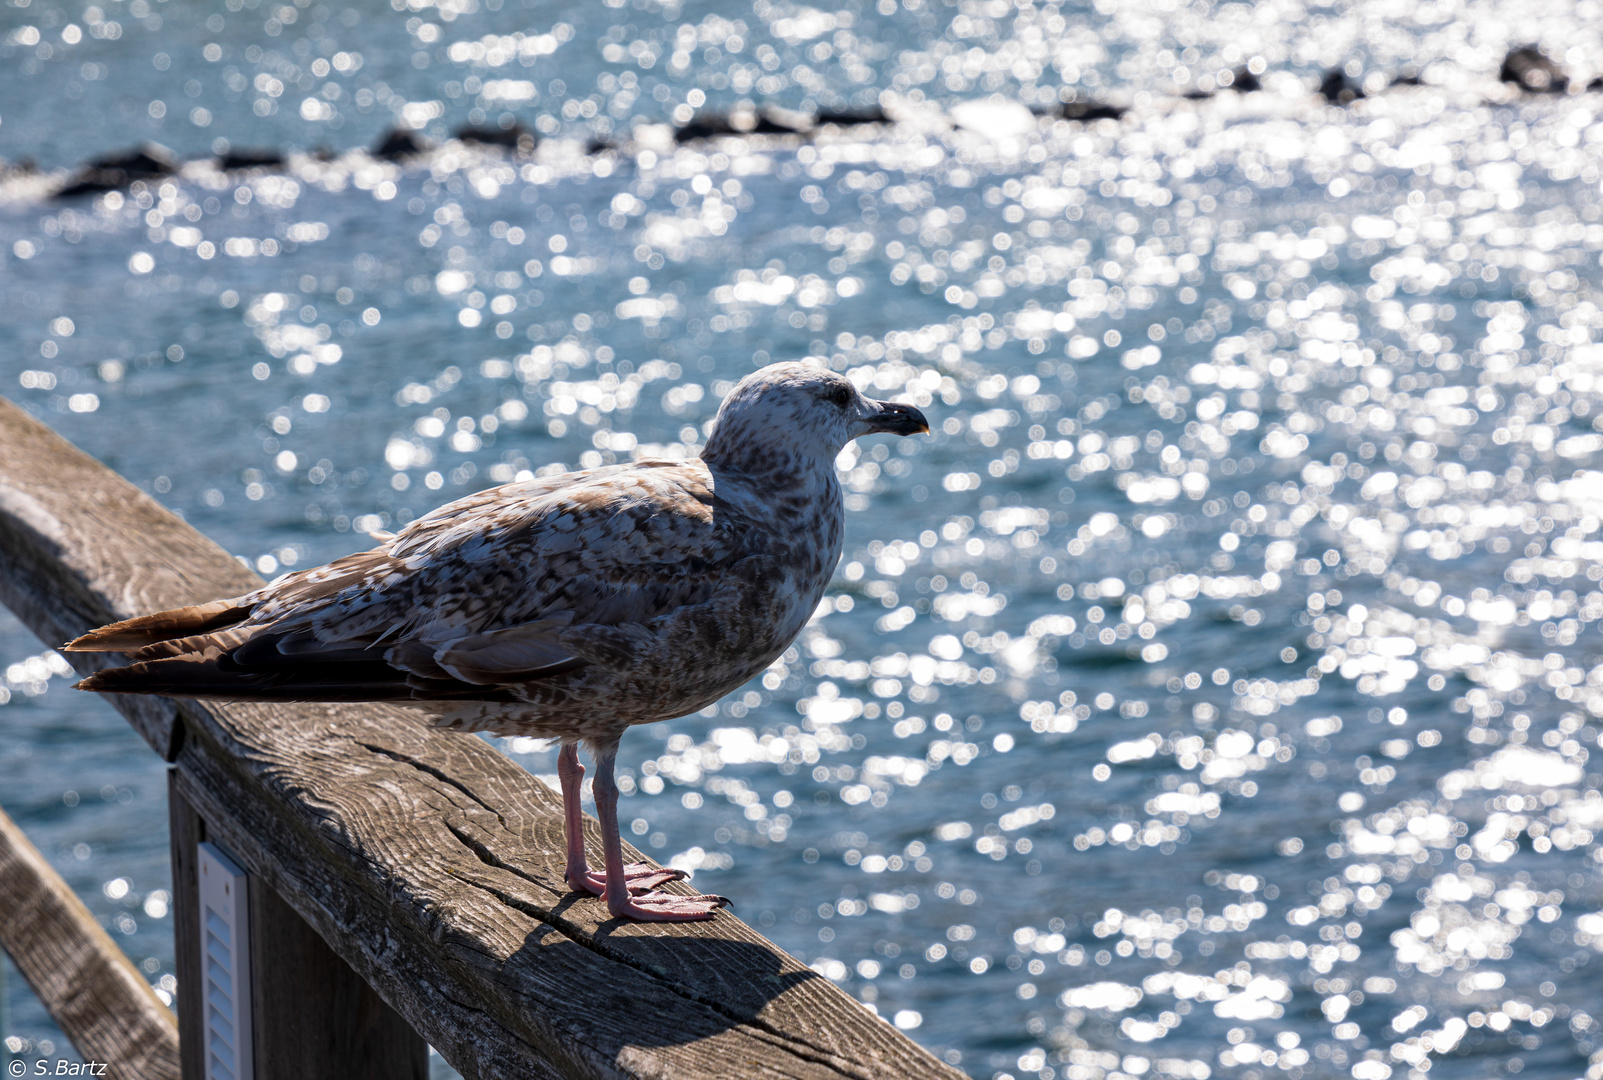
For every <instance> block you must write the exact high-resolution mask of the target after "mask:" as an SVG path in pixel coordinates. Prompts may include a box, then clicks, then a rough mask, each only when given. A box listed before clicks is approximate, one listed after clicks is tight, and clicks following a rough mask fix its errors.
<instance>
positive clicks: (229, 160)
mask: <svg viewBox="0 0 1603 1080" xmlns="http://www.w3.org/2000/svg"><path fill="white" fill-rule="evenodd" d="M283 165H284V155H283V154H281V153H279V152H278V151H277V150H250V149H246V150H229V151H228V152H227V153H226V154H223V155H221V156H220V157H218V159H217V167H218V168H219V169H222V170H223V171H224V172H233V171H235V170H236V169H278V168H282V167H283Z"/></svg>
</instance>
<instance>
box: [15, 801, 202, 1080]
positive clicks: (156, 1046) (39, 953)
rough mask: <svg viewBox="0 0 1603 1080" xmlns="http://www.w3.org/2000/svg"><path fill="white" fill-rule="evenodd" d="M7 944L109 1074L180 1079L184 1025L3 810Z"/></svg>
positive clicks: (75, 1041)
mask: <svg viewBox="0 0 1603 1080" xmlns="http://www.w3.org/2000/svg"><path fill="white" fill-rule="evenodd" d="M0 945H4V946H5V950H6V952H7V953H8V954H9V955H10V956H11V959H12V962H13V963H15V964H16V965H17V970H18V971H20V972H22V976H23V978H25V979H27V980H28V985H29V986H31V987H33V991H34V993H35V994H37V995H38V996H39V1000H40V1002H41V1003H43V1005H44V1007H45V1010H46V1011H47V1012H48V1013H49V1014H50V1018H51V1019H52V1020H54V1021H55V1022H56V1026H58V1027H59V1028H61V1030H62V1031H63V1032H64V1033H65V1034H66V1036H67V1038H69V1039H71V1040H72V1045H73V1046H75V1047H77V1048H78V1052H79V1053H80V1054H82V1055H83V1057H84V1059H85V1060H86V1061H95V1062H105V1063H106V1064H107V1065H108V1066H109V1068H108V1069H107V1075H109V1076H116V1077H127V1078H130V1080H134V1078H137V1080H178V1025H177V1023H176V1021H175V1020H174V1019H173V1014H172V1013H171V1012H170V1011H169V1010H168V1008H167V1006H165V1005H163V1004H162V1003H161V1001H160V1000H159V999H158V998H157V997H156V995H155V992H154V991H152V990H151V988H150V984H148V983H147V982H145V980H144V978H143V977H142V976H141V975H140V974H139V972H138V971H137V970H135V968H134V965H133V963H132V962H131V961H130V960H129V959H128V957H127V956H125V955H124V954H123V951H122V950H121V949H119V948H117V946H116V944H115V943H114V942H113V941H112V940H111V936H110V935H109V934H107V933H106V931H105V930H103V929H101V927H100V924H99V923H97V922H95V917H94V916H93V915H91V914H89V909H88V908H86V907H84V905H83V901H81V900H79V899H78V896H77V894H76V893H74V892H73V891H72V889H70V888H69V887H68V886H67V883H66V882H65V881H63V880H61V875H59V874H57V873H56V872H55V870H54V869H53V868H52V867H51V866H50V864H49V863H48V862H46V861H45V858H44V856H43V855H41V854H39V850H38V849H37V848H35V847H34V846H33V845H32V844H31V843H29V842H28V838H27V837H26V836H24V835H23V833H22V830H21V829H20V828H18V827H17V824H16V822H14V821H12V820H11V819H10V818H9V817H7V816H6V814H5V812H4V811H0Z"/></svg>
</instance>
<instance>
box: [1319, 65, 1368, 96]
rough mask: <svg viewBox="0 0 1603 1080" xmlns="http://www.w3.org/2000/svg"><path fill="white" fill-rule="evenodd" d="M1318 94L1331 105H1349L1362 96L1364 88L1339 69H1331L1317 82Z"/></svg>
mask: <svg viewBox="0 0 1603 1080" xmlns="http://www.w3.org/2000/svg"><path fill="white" fill-rule="evenodd" d="M1319 94H1320V96H1321V97H1323V98H1324V99H1325V100H1326V101H1328V102H1330V103H1331V104H1332V105H1351V104H1352V103H1353V102H1355V101H1357V100H1358V99H1359V98H1361V97H1363V96H1364V88H1363V87H1362V86H1361V85H1359V83H1358V80H1357V79H1354V78H1352V77H1351V76H1349V75H1348V74H1347V73H1346V72H1345V71H1343V70H1342V69H1341V68H1331V69H1330V70H1329V71H1327V72H1325V77H1324V78H1323V79H1321V80H1320V82H1319Z"/></svg>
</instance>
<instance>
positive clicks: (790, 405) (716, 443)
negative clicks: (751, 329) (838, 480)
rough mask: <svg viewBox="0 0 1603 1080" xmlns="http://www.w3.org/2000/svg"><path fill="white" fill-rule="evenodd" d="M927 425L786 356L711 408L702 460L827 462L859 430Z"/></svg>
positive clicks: (917, 429) (910, 430)
mask: <svg viewBox="0 0 1603 1080" xmlns="http://www.w3.org/2000/svg"><path fill="white" fill-rule="evenodd" d="M929 429H930V426H929V422H928V421H927V420H925V419H924V414H923V413H921V412H919V411H918V410H917V409H915V408H913V406H911V405H903V404H900V403H898V402H894V401H875V400H874V399H873V398H869V397H864V396H863V395H862V394H861V393H860V392H859V391H858V389H857V388H856V387H855V386H853V385H852V382H851V380H850V379H848V378H846V377H845V376H844V375H840V374H837V373H836V372H833V371H830V370H828V369H826V368H821V367H815V366H813V365H811V364H805V363H800V362H795V361H792V362H789V363H782V364H770V365H768V366H767V367H765V368H762V369H760V370H758V371H754V372H752V373H751V374H750V375H747V376H746V377H745V378H744V379H742V380H740V383H739V384H738V385H737V386H736V387H735V388H734V389H733V390H731V391H730V392H729V396H728V397H726V398H724V403H723V405H722V406H721V407H720V408H719V409H718V418H717V419H716V420H715V421H714V422H713V430H712V434H711V435H710V436H708V438H707V446H706V449H705V450H704V451H703V452H702V459H703V460H704V461H706V462H707V463H708V464H710V465H725V466H729V467H734V468H740V469H743V470H754V471H769V470H770V469H774V468H779V469H784V468H793V467H795V466H796V465H801V464H804V463H805V464H826V463H832V462H833V461H834V460H835V457H836V455H837V454H839V453H840V451H841V448H842V447H844V446H845V445H846V444H847V443H848V442H850V441H851V440H853V439H856V438H859V437H861V436H863V435H873V434H876V433H881V432H883V433H885V434H889V435H916V434H920V433H925V434H927V433H928V432H929Z"/></svg>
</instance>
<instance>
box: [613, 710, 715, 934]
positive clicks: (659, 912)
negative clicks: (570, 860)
mask: <svg viewBox="0 0 1603 1080" xmlns="http://www.w3.org/2000/svg"><path fill="white" fill-rule="evenodd" d="M617 753H618V744H617V742H616V741H614V742H611V743H608V744H604V745H603V746H601V747H600V748H598V753H597V754H596V782H595V795H596V816H597V817H599V818H600V819H601V842H602V845H603V846H604V848H605V849H606V857H607V878H606V892H605V894H604V895H605V896H606V900H607V910H608V911H610V912H612V914H613V917H614V918H619V919H639V920H641V921H642V922H695V921H697V920H700V919H710V918H712V917H713V914H714V912H716V911H717V910H718V909H719V908H721V907H725V906H726V905H728V903H729V901H728V900H727V899H725V898H724V897H722V896H676V895H674V894H672V893H660V892H642V893H635V892H634V882H633V881H632V880H630V878H629V876H628V869H627V868H626V867H625V866H624V865H623V840H622V839H621V838H620V837H619V835H618V785H617V782H616V781H615V780H614V779H613V775H612V767H613V761H614V759H615V758H616V757H617ZM636 865H639V864H636ZM675 872H676V873H677V871H675ZM680 876H683V875H680Z"/></svg>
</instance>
